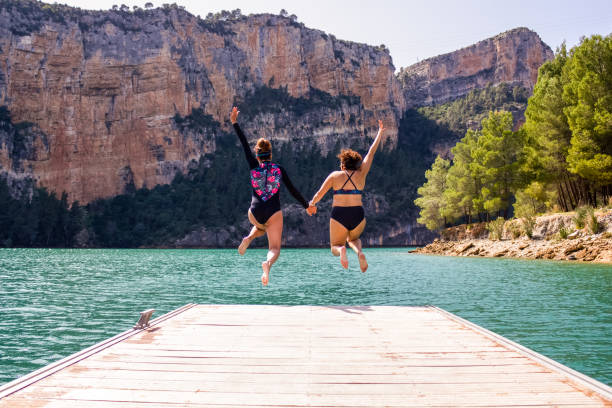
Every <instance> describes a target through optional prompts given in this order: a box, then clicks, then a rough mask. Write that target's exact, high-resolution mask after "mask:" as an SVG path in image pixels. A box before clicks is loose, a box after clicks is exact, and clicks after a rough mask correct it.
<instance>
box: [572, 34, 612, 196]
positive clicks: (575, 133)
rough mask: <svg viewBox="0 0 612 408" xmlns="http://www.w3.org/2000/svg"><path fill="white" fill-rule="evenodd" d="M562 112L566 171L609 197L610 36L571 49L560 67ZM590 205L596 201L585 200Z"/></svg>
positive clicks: (611, 180) (611, 155) (611, 157)
mask: <svg viewBox="0 0 612 408" xmlns="http://www.w3.org/2000/svg"><path fill="white" fill-rule="evenodd" d="M563 75H564V76H565V77H566V80H565V81H566V83H565V85H564V88H563V102H564V103H565V104H566V105H567V106H566V107H565V109H564V112H565V114H566V115H567V120H568V123H569V127H570V129H571V131H572V138H571V147H570V149H569V154H568V157H567V162H568V164H569V170H570V171H571V172H572V173H575V174H578V175H579V176H581V177H583V178H585V179H586V180H588V181H589V182H590V183H591V184H592V185H593V186H594V187H604V186H607V187H608V188H606V190H604V194H605V195H607V194H608V193H609V186H610V185H611V184H612V35H608V36H606V37H602V36H600V35H594V36H592V37H590V38H585V39H583V40H582V42H581V43H580V45H578V46H577V47H574V48H572V50H571V58H570V59H569V60H568V62H567V64H566V65H565V67H564V70H563ZM589 201H590V202H591V204H592V205H596V203H597V199H596V196H595V195H594V194H593V195H592V196H590V197H589Z"/></svg>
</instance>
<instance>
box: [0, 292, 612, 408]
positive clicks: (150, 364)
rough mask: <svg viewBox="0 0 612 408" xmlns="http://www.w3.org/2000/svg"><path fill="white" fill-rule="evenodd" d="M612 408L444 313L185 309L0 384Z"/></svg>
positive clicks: (160, 397) (123, 396)
mask: <svg viewBox="0 0 612 408" xmlns="http://www.w3.org/2000/svg"><path fill="white" fill-rule="evenodd" d="M143 406H151V407H200V406H201V407H204V406H206V407H213V408H214V407H224V408H227V407H246V406H248V407H251V408H252V407H373V406H376V407H378V406H385V407H468V406H469V407H510V406H520V407H527V406H528V407H550V406H554V407H604V406H605V407H612V389H611V388H610V387H608V386H606V385H605V384H602V383H600V382H598V381H595V380H594V379H592V378H590V377H587V376H585V375H583V374H580V373H578V372H576V371H574V370H571V369H569V368H567V367H565V366H563V365H561V364H559V363H557V362H555V361H552V360H550V359H548V358H546V357H544V356H541V355H539V354H537V353H535V352H533V351H531V350H529V349H527V348H525V347H522V346H520V345H518V344H516V343H513V342H512V341H510V340H508V339H505V338H504V337H502V336H499V335H497V334H495V333H492V332H490V331H488V330H485V329H483V328H481V327H479V326H477V325H475V324H473V323H470V322H468V321H466V320H464V319H461V318H459V317H457V316H455V315H453V314H450V313H448V312H445V311H444V310H442V309H439V308H436V307H395V306H359V307H349V306H347V307H341V306H337V307H326V306H260V305H257V306H256V305H192V304H190V305H186V306H184V307H182V308H180V309H177V310H175V311H173V312H170V313H168V314H166V315H164V316H162V317H160V318H157V319H155V320H153V321H152V322H151V327H149V328H146V329H142V330H130V331H127V332H124V333H121V334H119V335H117V336H115V337H113V338H111V339H108V340H106V341H103V342H101V343H99V344H97V345H95V346H92V347H90V348H88V349H86V350H83V351H81V352H79V353H76V354H74V355H72V356H70V357H68V358H66V359H64V360H61V361H58V362H56V363H54V364H51V365H49V366H47V367H44V368H42V369H40V370H37V371H35V372H33V373H32V374H30V375H26V376H24V377H21V378H19V379H17V380H15V381H13V382H11V383H9V384H6V385H4V386H3V387H0V407H1V408H5V407H28V408H32V407H79V408H88V407H127V408H131V407H143Z"/></svg>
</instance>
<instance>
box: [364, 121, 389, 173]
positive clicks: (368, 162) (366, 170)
mask: <svg viewBox="0 0 612 408" xmlns="http://www.w3.org/2000/svg"><path fill="white" fill-rule="evenodd" d="M384 131H385V126H384V125H383V123H382V120H379V121H378V133H377V134H376V138H375V139H374V143H372V146H370V150H368V154H366V156H365V158H364V159H363V162H362V163H361V168H360V170H361V172H362V173H363V175H364V177H365V176H367V175H368V173H369V172H370V167H372V161H373V160H374V155H375V154H376V150H378V145H379V144H380V141H381V140H382V134H383V132H384Z"/></svg>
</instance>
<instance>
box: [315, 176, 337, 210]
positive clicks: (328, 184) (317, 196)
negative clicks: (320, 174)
mask: <svg viewBox="0 0 612 408" xmlns="http://www.w3.org/2000/svg"><path fill="white" fill-rule="evenodd" d="M333 174H334V173H331V174H330V175H329V176H327V178H326V179H325V181H324V182H323V184H321V188H320V189H319V191H317V193H316V194H315V195H314V197H312V200H310V205H311V206H316V205H317V203H318V202H319V201H321V199H322V198H323V196H324V195H325V193H327V192H328V191H329V189H330V188H331V187H332V182H333V178H332V175H333Z"/></svg>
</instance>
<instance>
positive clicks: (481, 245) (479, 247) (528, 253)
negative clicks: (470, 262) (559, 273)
mask: <svg viewBox="0 0 612 408" xmlns="http://www.w3.org/2000/svg"><path fill="white" fill-rule="evenodd" d="M596 216H597V221H598V223H599V226H600V231H599V232H598V233H596V234H593V233H590V232H589V231H588V228H581V229H575V228H574V227H573V225H574V219H575V214H574V213H564V214H553V215H546V216H542V217H538V218H537V219H536V223H535V227H534V231H533V235H532V237H531V238H528V237H526V236H520V237H513V236H512V223H513V222H518V220H514V221H509V222H507V226H505V228H504V232H503V234H502V237H501V239H500V240H492V239H489V238H488V234H487V233H486V229H485V228H484V226H483V225H479V224H476V225H475V226H473V227H472V228H471V231H470V230H469V229H467V228H466V227H465V225H463V226H458V227H453V228H450V229H448V230H445V231H444V232H443V233H442V237H443V238H441V239H436V240H434V242H432V243H430V244H428V245H426V246H424V247H422V248H418V249H416V250H414V251H412V252H413V253H420V254H437V255H449V256H482V257H494V258H499V257H508V258H525V259H551V260H563V261H584V262H596V263H609V264H612V210H603V211H600V212H598V213H597V214H596ZM570 229H574V230H573V231H569V233H567V232H568V230H570ZM560 231H565V232H566V233H567V235H566V234H565V233H563V234H562V233H560ZM562 236H565V238H562Z"/></svg>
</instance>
